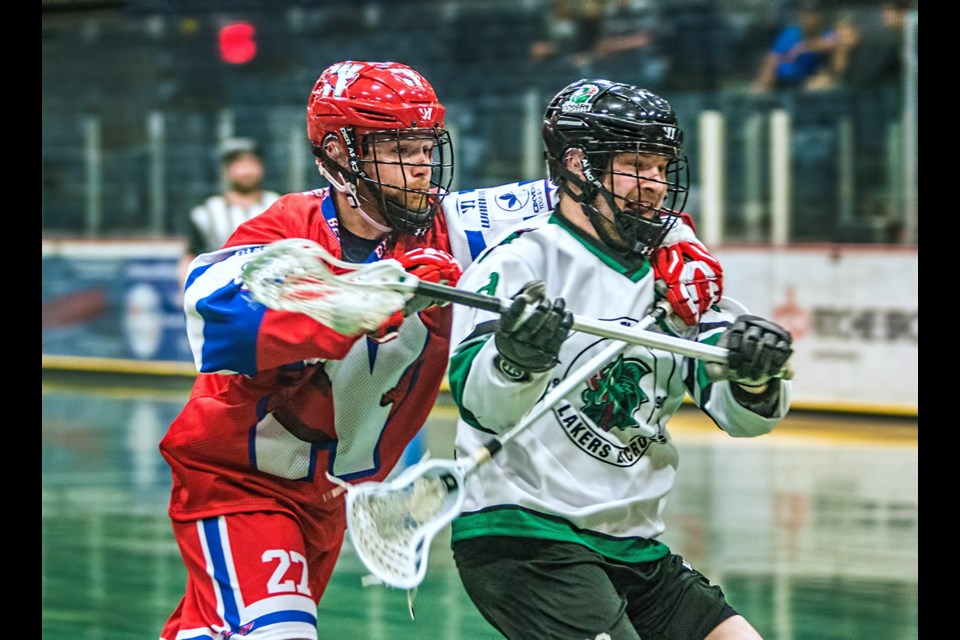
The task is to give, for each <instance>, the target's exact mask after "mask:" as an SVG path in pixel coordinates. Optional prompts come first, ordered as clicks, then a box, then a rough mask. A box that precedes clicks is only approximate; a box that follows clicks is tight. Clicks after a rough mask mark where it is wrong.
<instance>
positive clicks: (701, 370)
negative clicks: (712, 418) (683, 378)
mask: <svg viewBox="0 0 960 640" xmlns="http://www.w3.org/2000/svg"><path fill="white" fill-rule="evenodd" d="M722 335H723V332H722V331H721V332H719V333H715V334H713V335H712V336H708V337H706V338H704V339H703V340H701V341H700V342H701V344H709V345H712V346H716V345H717V343H718V342H720V336H722ZM696 367H697V383H698V384H699V385H700V396H701V398H700V399H701V400H702V398H703V391H704V389H709V388H710V386H711V385H712V384H713V382H714V381H713V380H711V379H710V376H708V375H707V363H706V362H705V361H704V360H697V363H696ZM698 404H700V403H698Z"/></svg>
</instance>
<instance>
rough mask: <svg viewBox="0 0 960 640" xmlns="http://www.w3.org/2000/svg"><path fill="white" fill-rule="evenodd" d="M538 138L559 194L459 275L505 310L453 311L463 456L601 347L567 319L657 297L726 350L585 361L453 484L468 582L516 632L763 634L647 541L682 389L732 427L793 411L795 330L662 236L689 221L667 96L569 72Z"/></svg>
mask: <svg viewBox="0 0 960 640" xmlns="http://www.w3.org/2000/svg"><path fill="white" fill-rule="evenodd" d="M543 136H544V142H545V145H546V149H547V160H548V166H549V169H550V175H551V178H552V179H553V182H554V183H555V184H557V185H558V186H559V190H560V197H559V204H558V205H557V207H556V209H555V210H554V211H553V213H552V215H550V216H547V217H540V218H537V219H535V220H530V221H528V223H527V224H526V226H524V227H518V228H515V229H513V232H512V234H511V235H510V236H509V237H508V238H506V239H504V240H503V241H502V242H500V243H499V244H497V245H496V246H492V247H490V248H489V249H488V250H487V251H486V252H485V253H483V254H481V255H480V256H479V257H478V258H477V259H476V260H475V261H474V262H473V263H472V264H471V265H470V266H469V267H468V268H467V269H466V270H465V271H464V273H463V277H462V278H461V279H460V281H459V285H458V287H459V288H462V289H466V290H470V291H480V292H486V293H488V294H490V295H493V296H496V297H499V298H509V297H511V296H512V297H513V303H512V305H511V307H510V308H509V310H507V311H505V312H503V313H502V314H494V313H491V312H489V311H485V310H478V309H475V308H468V307H465V306H457V307H456V308H455V309H454V324H453V333H452V337H451V339H452V342H453V345H454V348H455V352H454V353H453V354H452V355H451V360H450V374H449V377H450V387H451V391H452V394H453V398H454V400H455V401H456V403H457V405H458V406H459V408H460V419H459V422H458V425H457V435H456V451H457V456H458V458H459V457H463V458H465V459H469V458H468V457H469V456H471V454H473V453H474V452H476V451H478V450H481V447H484V446H486V443H487V442H488V440H489V438H490V437H491V435H494V436H496V435H499V434H503V433H505V432H508V431H509V430H510V429H511V427H512V426H513V425H515V424H517V422H518V421H520V420H521V418H522V416H524V415H525V414H526V413H527V412H528V411H530V410H531V409H532V408H533V407H534V405H535V404H536V403H537V402H538V400H540V399H541V398H542V397H543V396H544V394H545V393H546V392H548V391H549V390H550V389H551V387H552V386H554V385H557V384H558V383H560V382H561V381H564V380H565V379H566V378H567V377H568V376H569V377H570V378H571V379H576V378H578V377H581V376H582V375H583V374H584V372H583V371H580V370H579V368H580V367H581V366H582V364H583V363H584V362H590V361H591V360H592V359H593V358H594V357H595V356H596V355H597V354H598V353H599V352H600V351H601V350H603V349H605V348H606V345H607V344H608V342H607V341H606V340H603V339H598V338H597V337H596V336H595V335H591V334H588V333H585V332H576V331H571V325H572V315H571V314H583V315H587V314H589V315H590V316H592V317H597V318H599V319H601V320H604V321H607V322H609V323H612V324H614V325H616V324H636V323H639V322H641V320H643V319H644V318H645V317H646V316H647V314H648V313H649V312H650V310H651V308H652V307H653V306H654V304H655V302H657V301H658V299H659V298H660V297H661V296H663V295H665V296H666V298H667V299H668V300H669V301H670V302H671V304H672V306H673V308H674V311H675V312H676V313H677V314H680V315H681V318H680V322H676V323H673V324H671V325H669V326H666V325H665V326H664V327H663V328H664V329H668V330H670V331H678V332H680V333H684V334H690V336H689V337H691V339H695V340H698V341H701V342H706V343H710V344H715V343H717V342H719V344H720V345H721V346H723V347H726V348H727V350H728V352H727V353H728V360H729V362H728V365H727V366H726V367H725V368H723V367H721V368H720V369H719V370H716V369H715V365H706V364H705V363H704V362H703V361H699V360H695V359H693V358H688V357H685V356H682V355H680V354H677V353H673V352H671V351H669V350H666V349H661V348H649V347H641V346H636V345H631V346H627V347H626V349H625V350H624V351H622V353H621V354H620V355H619V356H618V357H617V358H616V359H614V360H613V361H611V362H609V363H607V364H606V365H605V366H603V367H601V368H600V369H599V370H596V371H595V372H594V373H593V374H592V375H590V372H589V371H588V372H585V373H586V374H587V376H586V382H584V383H582V384H580V385H578V386H577V387H575V388H574V389H573V390H572V391H571V392H570V393H568V394H566V395H565V397H564V398H563V399H562V400H560V401H559V402H558V403H556V404H554V405H553V407H552V410H550V411H546V412H544V413H542V414H540V416H539V417H538V418H536V420H534V421H533V422H532V423H531V424H530V426H529V427H528V428H527V429H526V430H525V431H523V432H522V433H519V434H518V435H517V436H516V438H515V439H513V440H512V441H510V442H509V443H508V444H506V445H504V446H503V448H502V449H499V457H498V458H497V459H496V460H495V461H494V462H492V463H491V464H487V465H484V466H482V467H479V468H478V470H477V472H476V475H474V476H473V478H472V479H471V482H469V483H467V484H466V487H465V489H464V491H465V502H464V506H463V510H462V512H461V515H460V516H459V517H457V518H456V519H454V520H453V522H452V546H453V552H454V558H455V560H456V564H457V567H458V570H459V572H460V576H461V579H462V582H463V585H464V587H465V588H466V590H467V593H468V594H469V596H470V598H471V599H472V601H473V602H474V604H476V606H477V608H478V609H479V611H480V612H481V614H482V615H483V616H484V617H485V618H486V619H487V620H488V621H489V622H490V623H491V624H492V625H493V626H494V627H495V628H496V629H497V630H498V631H499V632H500V633H502V634H503V635H504V636H506V637H507V638H509V639H510V640H523V639H530V640H540V639H542V638H595V639H600V638H616V639H618V640H627V639H631V638H632V639H634V640H638V639H639V638H644V639H647V638H689V639H691V640H692V639H694V638H711V639H713V640H716V639H720V638H742V639H755V638H759V635H758V634H757V632H756V630H755V629H754V628H753V627H752V626H751V625H750V624H749V623H748V622H747V621H746V619H745V618H744V617H743V616H741V615H740V614H738V613H737V611H736V610H735V609H734V608H733V607H732V606H731V605H730V604H729V603H728V602H727V601H726V599H725V597H724V594H723V592H722V591H721V589H720V588H719V587H718V586H716V585H713V584H711V583H710V582H709V581H708V580H707V578H705V577H704V576H703V575H701V574H700V573H699V572H697V571H696V570H694V569H693V568H691V567H690V566H689V565H688V564H687V563H686V562H685V561H684V560H683V558H681V557H680V556H678V555H677V554H674V553H672V552H671V550H670V549H669V548H668V547H667V546H666V545H664V544H663V543H662V542H660V541H659V537H660V535H661V534H662V533H663V531H664V520H663V516H664V513H663V509H664V505H665V501H666V499H667V495H668V494H669V492H670V490H671V489H672V487H673V485H674V482H675V478H676V470H677V464H678V452H677V448H676V446H675V445H674V443H673V441H672V438H671V436H670V433H669V431H668V430H667V423H668V421H669V420H670V418H671V416H673V415H674V414H675V413H676V412H677V411H678V410H679V408H680V406H681V404H682V403H683V401H684V398H685V396H686V394H688V393H689V394H690V396H691V397H692V398H693V400H694V402H695V403H696V404H697V405H698V406H699V407H700V408H701V409H702V410H704V411H705V412H706V413H707V414H708V415H709V416H710V417H711V418H712V419H713V420H714V421H715V422H716V424H717V426H718V427H720V428H721V429H723V430H724V431H726V432H727V433H729V434H730V435H732V436H734V437H752V436H757V435H760V434H764V433H767V432H769V431H770V430H771V429H773V428H774V427H775V426H776V425H777V424H778V423H779V422H780V421H781V420H782V419H783V418H784V416H785V415H786V413H787V411H788V407H789V402H790V383H789V382H788V381H787V380H784V379H782V377H784V376H786V375H787V373H786V371H785V370H784V366H785V363H786V361H787V359H788V357H789V356H790V354H791V352H792V347H791V337H790V334H789V333H788V332H787V331H786V330H785V329H784V328H783V327H780V326H779V325H777V324H775V323H773V322H770V321H768V320H765V319H763V318H759V317H756V316H753V315H749V314H748V313H747V312H746V310H745V309H743V308H742V307H740V306H739V305H732V301H728V300H725V299H720V298H717V297H716V296H717V295H718V293H719V291H718V290H719V288H720V287H719V286H718V282H717V278H716V276H719V275H720V269H719V264H717V263H716V261H715V260H713V258H712V257H711V256H710V254H709V253H707V251H706V249H705V248H703V247H702V245H700V244H698V243H696V242H694V241H692V240H690V241H687V240H680V241H678V242H674V243H672V244H670V245H666V246H664V242H665V241H668V238H669V237H670V234H671V233H676V232H678V231H679V232H681V233H684V234H685V233H687V231H688V230H689V225H688V224H686V223H685V222H684V221H683V220H682V218H681V216H680V212H681V211H683V205H684V201H685V199H686V191H687V173H686V167H685V163H686V160H685V157H684V154H683V147H682V142H683V134H682V131H681V130H680V128H679V126H678V122H677V117H676V114H675V113H674V111H673V109H672V107H671V106H670V104H669V103H668V102H667V101H666V100H664V99H662V98H660V97H659V96H657V95H654V94H653V93H651V92H649V91H646V90H644V89H641V88H638V87H634V86H631V85H627V84H622V83H615V82H610V81H608V80H603V79H597V80H581V81H579V82H575V83H573V84H571V85H569V86H568V87H566V88H565V89H563V90H562V91H561V92H560V93H558V94H557V95H556V96H555V97H554V99H553V100H552V101H551V102H550V104H549V106H548V107H547V110H546V113H545V117H544V124H543ZM661 280H662V281H664V282H665V283H666V285H667V286H666V290H665V293H664V292H660V291H658V289H660V288H661V287H660V286H659V285H658V284H657V282H658V281H661ZM701 303H706V304H705V305H704V306H701ZM731 305H732V306H731ZM590 366H591V367H592V366H593V365H592V364H591V365H590ZM708 367H709V369H708Z"/></svg>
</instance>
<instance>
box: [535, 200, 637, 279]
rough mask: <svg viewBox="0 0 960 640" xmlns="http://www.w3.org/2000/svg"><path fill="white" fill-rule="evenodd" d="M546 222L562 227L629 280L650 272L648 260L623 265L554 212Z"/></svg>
mask: <svg viewBox="0 0 960 640" xmlns="http://www.w3.org/2000/svg"><path fill="white" fill-rule="evenodd" d="M547 222H548V223H550V224H555V225H557V226H559V227H560V228H562V229H563V230H564V231H566V232H567V233H569V234H570V235H571V236H573V237H574V238H575V239H576V240H577V241H578V242H579V243H580V244H582V245H583V246H584V247H585V248H586V249H587V251H589V252H590V253H592V254H593V255H595V256H597V258H599V259H600V261H601V262H603V263H604V264H605V265H607V266H608V267H610V268H611V269H613V270H614V271H616V272H617V273H619V274H621V275H623V276H626V277H627V278H629V279H630V281H631V282H640V281H641V280H643V278H644V277H645V276H646V275H647V274H648V273H649V272H650V261H649V260H644V261H643V263H642V264H641V265H640V266H639V267H638V268H631V267H628V266H626V265H624V264H623V263H621V262H620V261H619V260H617V259H616V258H614V257H613V256H611V255H609V254H607V253H606V252H605V251H603V249H602V248H600V247H599V246H597V245H596V244H595V241H590V239H588V238H587V237H585V236H584V233H583V231H581V230H580V229H577V228H576V227H575V226H573V225H572V224H570V222H569V221H567V220H565V219H564V218H562V217H560V216H558V215H556V213H552V214H550V218H549V219H548V220H547Z"/></svg>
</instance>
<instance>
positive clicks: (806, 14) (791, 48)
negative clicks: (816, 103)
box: [754, 0, 836, 92]
mask: <svg viewBox="0 0 960 640" xmlns="http://www.w3.org/2000/svg"><path fill="white" fill-rule="evenodd" d="M835 48H836V33H835V31H834V29H833V28H832V27H831V26H830V25H829V24H828V22H827V18H826V15H825V13H824V11H823V9H822V8H821V7H820V6H819V4H817V3H816V2H813V1H809V0H808V1H807V2H804V3H803V4H801V5H800V6H799V7H798V8H797V13H796V21H795V22H794V23H793V24H789V25H787V26H786V27H784V28H783V30H781V31H780V33H779V34H778V35H777V37H776V38H775V39H774V41H773V44H772V45H771V47H770V49H769V51H767V54H766V56H765V57H764V59H763V63H762V64H761V66H760V71H759V73H758V74H757V77H756V80H755V81H754V90H755V91H757V92H766V91H774V90H782V89H806V88H808V86H807V83H808V82H809V81H810V80H811V78H816V77H817V74H818V73H819V72H821V71H822V70H823V69H825V68H827V67H829V65H830V57H831V55H832V54H833V51H834V50H835Z"/></svg>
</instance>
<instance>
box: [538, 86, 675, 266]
mask: <svg viewBox="0 0 960 640" xmlns="http://www.w3.org/2000/svg"><path fill="white" fill-rule="evenodd" d="M543 141H544V144H545V146H546V154H545V155H546V160H547V168H548V170H549V172H550V178H551V180H553V181H554V182H555V183H556V184H557V186H559V187H560V188H561V189H563V190H564V191H565V192H566V193H567V194H569V195H570V196H571V197H573V198H574V199H575V200H577V201H579V202H580V204H581V206H582V207H583V210H584V212H585V213H586V214H587V216H588V217H589V218H590V220H591V222H592V223H593V225H594V227H595V228H596V229H597V232H598V233H599V234H600V237H601V239H602V240H603V241H604V242H605V243H607V244H608V245H611V246H612V247H613V248H614V249H617V250H620V251H623V250H624V245H626V251H628V252H632V253H638V254H640V255H643V256H649V255H650V254H651V253H652V252H653V251H654V250H655V249H656V248H657V247H659V246H660V243H661V242H662V241H663V238H664V237H665V236H666V235H667V232H669V231H670V229H671V228H672V227H673V225H674V224H675V223H676V221H677V219H678V217H679V215H678V214H679V213H680V212H681V211H682V209H683V206H684V204H685V202H686V198H687V189H688V184H689V175H688V172H687V160H686V156H685V155H684V153H683V131H682V130H681V129H680V127H679V126H678V124H677V114H676V113H675V112H674V111H673V108H672V107H671V106H670V103H668V102H667V101H666V100H664V99H663V98H661V97H660V96H658V95H656V94H654V93H651V92H650V91H647V90H646V89H641V88H639V87H635V86H633V85H629V84H623V83H620V82H611V81H609V80H602V79H593V80H590V79H583V80H578V81H577V82H574V83H573V84H571V85H568V86H567V87H566V88H564V89H563V90H562V91H560V93H558V94H557V95H556V96H554V98H553V99H552V100H551V101H550V104H549V105H548V106H547V110H546V113H545V114H544V118H543ZM570 149H580V150H581V151H582V152H583V153H584V156H585V160H586V162H585V163H584V165H583V169H584V171H583V173H584V177H583V178H581V177H580V176H579V175H577V174H575V173H573V172H571V171H569V170H568V169H567V168H566V166H565V162H564V158H565V155H566V153H567V151H568V150H570ZM619 153H641V154H656V155H660V156H664V157H666V158H667V159H668V160H669V164H668V166H667V172H666V180H665V182H666V185H667V196H666V198H665V200H664V202H663V205H662V207H661V209H660V210H659V212H658V214H659V215H656V216H654V217H653V219H647V218H644V217H641V216H639V215H636V214H635V213H632V212H631V209H630V208H625V207H624V206H622V205H621V204H618V203H617V200H620V201H622V202H623V204H628V203H629V201H628V199H626V198H624V197H623V196H617V195H616V194H614V193H612V192H611V191H610V190H608V189H607V188H606V187H605V186H604V185H603V184H602V183H603V180H602V176H600V175H597V174H602V173H609V172H610V169H611V164H610V161H611V160H612V158H613V156H614V155H616V154H619ZM570 184H573V185H575V186H576V187H577V188H578V189H579V190H580V193H579V194H578V193H574V192H572V191H571V190H570ZM598 195H599V196H602V197H603V198H604V200H606V202H607V204H608V205H609V207H610V208H611V210H613V212H614V220H613V223H614V227H615V229H616V231H617V234H618V235H619V236H620V238H619V239H620V242H618V241H617V239H615V238H611V237H609V236H608V234H606V233H605V232H604V230H603V225H602V224H600V220H599V219H598V217H599V216H600V213H599V212H598V211H597V209H596V206H595V204H594V203H595V202H596V198H597V196H598Z"/></svg>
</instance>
